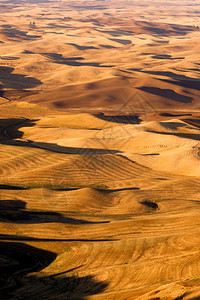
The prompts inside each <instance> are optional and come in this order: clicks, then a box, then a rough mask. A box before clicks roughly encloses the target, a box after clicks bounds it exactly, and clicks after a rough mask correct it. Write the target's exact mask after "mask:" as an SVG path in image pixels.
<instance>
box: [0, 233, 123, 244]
mask: <svg viewBox="0 0 200 300" xmlns="http://www.w3.org/2000/svg"><path fill="white" fill-rule="evenodd" d="M0 241H21V242H38V243H40V242H85V243H93V242H109V241H111V242H112V241H118V239H64V238H63V239H58V238H56V239H53V238H35V237H31V236H23V235H22V236H21V235H14V234H13V235H8V234H0Z"/></svg>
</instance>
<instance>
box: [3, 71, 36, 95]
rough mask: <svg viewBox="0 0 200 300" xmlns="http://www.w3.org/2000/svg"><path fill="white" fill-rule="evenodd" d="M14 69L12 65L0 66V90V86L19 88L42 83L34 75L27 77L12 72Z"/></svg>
mask: <svg viewBox="0 0 200 300" xmlns="http://www.w3.org/2000/svg"><path fill="white" fill-rule="evenodd" d="M14 70H15V69H14V68H12V67H5V66H0V81H1V84H0V91H1V89H2V88H10V89H16V90H21V89H24V88H33V87H36V86H38V85H41V84H42V82H41V81H40V80H38V79H36V78H34V77H28V76H26V75H23V74H13V72H14Z"/></svg>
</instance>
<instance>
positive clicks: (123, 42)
mask: <svg viewBox="0 0 200 300" xmlns="http://www.w3.org/2000/svg"><path fill="white" fill-rule="evenodd" d="M109 40H110V41H113V42H116V43H119V44H122V45H130V44H132V41H131V40H124V39H113V38H109Z"/></svg>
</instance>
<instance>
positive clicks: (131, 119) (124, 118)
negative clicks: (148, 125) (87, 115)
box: [94, 113, 142, 124]
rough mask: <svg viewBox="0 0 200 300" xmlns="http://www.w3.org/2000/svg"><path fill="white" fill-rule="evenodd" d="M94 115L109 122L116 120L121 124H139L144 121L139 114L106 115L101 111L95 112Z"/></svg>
mask: <svg viewBox="0 0 200 300" xmlns="http://www.w3.org/2000/svg"><path fill="white" fill-rule="evenodd" d="M94 116H95V117H97V118H99V119H101V120H104V121H107V122H115V123H120V124H139V123H141V121H142V120H141V119H140V118H139V116H137V115H116V116H106V115H104V113H100V114H94Z"/></svg>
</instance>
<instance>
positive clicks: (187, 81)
mask: <svg viewBox="0 0 200 300" xmlns="http://www.w3.org/2000/svg"><path fill="white" fill-rule="evenodd" d="M159 80H161V81H164V82H167V83H171V84H175V85H178V86H181V87H184V88H189V89H194V90H197V91H200V79H196V78H190V77H187V76H184V77H183V79H176V80H170V79H161V78H159Z"/></svg>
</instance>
